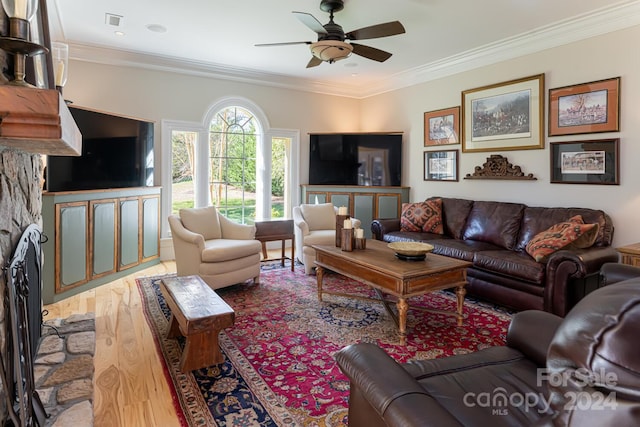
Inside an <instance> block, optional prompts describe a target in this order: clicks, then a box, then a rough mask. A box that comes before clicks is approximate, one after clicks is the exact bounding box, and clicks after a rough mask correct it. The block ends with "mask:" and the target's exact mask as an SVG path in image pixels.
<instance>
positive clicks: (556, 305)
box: [371, 197, 618, 316]
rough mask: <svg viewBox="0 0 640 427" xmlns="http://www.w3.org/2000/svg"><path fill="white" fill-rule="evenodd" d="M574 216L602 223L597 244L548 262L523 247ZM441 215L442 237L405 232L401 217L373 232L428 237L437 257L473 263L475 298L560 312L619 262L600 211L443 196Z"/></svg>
mask: <svg viewBox="0 0 640 427" xmlns="http://www.w3.org/2000/svg"><path fill="white" fill-rule="evenodd" d="M574 215H582V217H583V219H584V222H585V223H597V224H598V225H599V231H598V236H597V239H596V241H595V243H594V244H593V246H591V247H589V248H587V249H571V250H560V251H558V252H556V253H554V254H553V255H551V256H550V257H549V259H548V260H547V261H546V262H544V263H539V262H536V261H535V260H534V259H533V258H532V257H531V256H530V255H529V254H528V253H527V252H526V251H525V247H526V244H527V242H529V240H531V238H532V237H534V236H535V235H536V234H538V233H539V232H541V231H544V230H546V229H547V228H549V227H551V226H552V225H554V224H557V223H559V222H563V221H567V220H568V219H569V218H571V217H573V216H574ZM442 220H443V223H444V234H442V235H440V234H432V233H422V232H406V231H401V230H400V219H399V218H395V219H376V220H374V221H373V222H372V223H371V231H372V232H373V236H374V238H376V239H378V240H383V241H386V242H396V241H422V242H428V243H430V244H432V245H434V247H435V249H434V253H436V254H439V255H445V256H450V257H454V258H458V259H462V260H465V261H469V262H471V263H473V265H472V267H470V268H469V269H468V270H467V279H468V281H469V284H468V285H467V291H468V292H469V294H471V295H476V296H478V297H481V298H483V299H487V300H490V301H493V302H495V303H497V304H500V305H502V306H505V307H510V308H512V309H515V310H526V309H537V310H544V311H548V312H550V313H554V314H557V315H559V316H564V315H566V314H567V313H568V311H569V310H570V309H571V307H573V306H574V305H575V304H576V303H577V302H578V301H579V300H580V299H581V298H582V297H583V296H584V295H586V294H587V293H588V292H590V291H592V290H594V289H596V288H597V287H598V286H599V283H598V280H597V277H598V275H597V273H598V271H599V269H600V266H601V265H602V264H604V263H606V262H617V261H618V253H617V252H616V251H615V249H614V248H612V247H611V242H612V239H613V229H614V227H613V223H612V221H611V218H610V217H609V215H607V214H606V213H605V212H603V211H601V210H595V209H586V208H545V207H531V206H527V205H524V204H521V203H507V202H493V201H474V200H467V199H456V198H445V197H442Z"/></svg>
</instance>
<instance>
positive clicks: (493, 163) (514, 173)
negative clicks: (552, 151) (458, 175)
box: [464, 154, 538, 180]
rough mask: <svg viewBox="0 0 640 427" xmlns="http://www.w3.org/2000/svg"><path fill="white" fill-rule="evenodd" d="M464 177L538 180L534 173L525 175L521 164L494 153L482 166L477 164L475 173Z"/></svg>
mask: <svg viewBox="0 0 640 427" xmlns="http://www.w3.org/2000/svg"><path fill="white" fill-rule="evenodd" d="M464 179H526V180H536V179H538V178H535V177H534V176H533V174H528V175H525V174H524V172H522V169H521V168H520V166H513V165H512V164H511V163H509V160H507V158H506V157H503V156H501V155H500V154H492V155H491V156H489V157H487V161H486V162H485V163H484V164H483V165H482V166H476V167H475V169H474V172H473V174H467V176H465V177H464Z"/></svg>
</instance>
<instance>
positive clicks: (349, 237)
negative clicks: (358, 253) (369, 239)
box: [340, 228, 353, 252]
mask: <svg viewBox="0 0 640 427" xmlns="http://www.w3.org/2000/svg"><path fill="white" fill-rule="evenodd" d="M341 234H342V244H341V245H340V249H342V250H343V251H345V252H351V251H353V228H343V229H342V233H341Z"/></svg>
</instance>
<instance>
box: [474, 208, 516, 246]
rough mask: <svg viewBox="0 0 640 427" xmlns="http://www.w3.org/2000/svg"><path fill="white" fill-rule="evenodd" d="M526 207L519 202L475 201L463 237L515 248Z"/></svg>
mask: <svg viewBox="0 0 640 427" xmlns="http://www.w3.org/2000/svg"><path fill="white" fill-rule="evenodd" d="M524 208H525V205H522V204H519V203H505V202H474V203H473V208H472V209H471V212H470V213H469V218H468V219H467V228H466V229H465V231H464V236H463V238H464V239H465V240H478V241H481V242H488V243H493V244H494V245H498V246H501V247H503V248H505V249H510V250H513V249H514V248H515V245H516V240H517V238H518V233H519V232H520V222H521V221H522V213H523V211H524Z"/></svg>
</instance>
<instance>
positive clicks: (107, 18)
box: [104, 13, 122, 27]
mask: <svg viewBox="0 0 640 427" xmlns="http://www.w3.org/2000/svg"><path fill="white" fill-rule="evenodd" d="M104 23H105V24H107V25H112V26H114V27H120V26H121V25H122V16H120V15H114V14H113V13H105V14H104Z"/></svg>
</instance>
